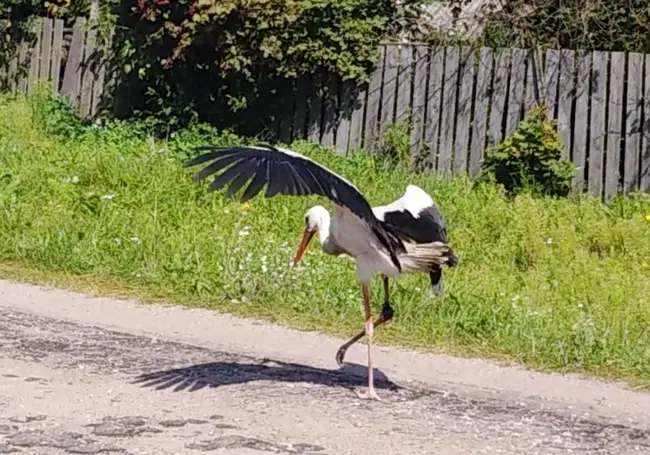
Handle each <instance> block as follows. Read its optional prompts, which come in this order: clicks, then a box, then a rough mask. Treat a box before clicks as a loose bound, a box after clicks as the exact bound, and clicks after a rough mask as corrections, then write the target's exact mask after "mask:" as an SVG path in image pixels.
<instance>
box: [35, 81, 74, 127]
mask: <svg viewBox="0 0 650 455" xmlns="http://www.w3.org/2000/svg"><path fill="white" fill-rule="evenodd" d="M29 102H30V104H31V107H32V112H33V115H34V120H35V121H36V122H38V123H39V124H40V126H41V128H42V129H43V131H44V132H45V133H47V134H49V135H51V136H53V137H56V138H57V139H60V140H71V139H75V138H77V137H79V136H80V135H82V134H83V133H84V132H85V129H86V125H85V122H84V121H83V120H82V119H81V118H80V117H79V116H78V115H77V114H76V113H75V112H74V111H73V110H72V109H71V108H70V106H69V105H68V103H67V101H66V100H65V98H63V97H62V96H60V95H59V94H57V93H54V92H53V91H52V88H51V86H50V85H49V84H41V85H39V86H38V89H37V90H36V93H35V94H34V96H32V97H30V98H29Z"/></svg>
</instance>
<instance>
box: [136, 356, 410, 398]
mask: <svg viewBox="0 0 650 455" xmlns="http://www.w3.org/2000/svg"><path fill="white" fill-rule="evenodd" d="M374 373H375V388H377V389H388V390H391V391H398V390H400V389H402V387H400V386H398V385H397V384H395V383H393V382H392V381H391V380H390V379H388V377H387V376H386V375H385V374H384V373H382V372H381V371H380V370H378V369H375V370H374ZM366 374H367V367H366V366H364V365H358V364H353V363H347V362H346V363H344V364H343V365H342V366H341V368H340V369H339V370H328V369H324V368H314V367H310V366H307V365H302V364H299V363H288V362H281V361H277V360H271V359H261V360H253V361H252V362H251V363H245V362H235V361H221V362H209V363H201V364H196V365H190V366H187V367H181V368H173V369H167V370H159V371H153V372H149V373H143V374H140V375H138V376H137V377H136V378H135V379H134V381H133V382H132V383H133V384H139V385H140V386H141V387H150V388H154V389H156V390H165V389H172V390H173V391H174V392H179V391H189V392H195V391H197V390H201V389H204V388H206V387H209V388H217V387H221V386H227V385H235V384H245V383H249V382H253V381H274V382H285V383H310V384H315V385H322V386H328V387H342V388H347V389H353V388H358V387H365V386H366V385H367V376H366Z"/></svg>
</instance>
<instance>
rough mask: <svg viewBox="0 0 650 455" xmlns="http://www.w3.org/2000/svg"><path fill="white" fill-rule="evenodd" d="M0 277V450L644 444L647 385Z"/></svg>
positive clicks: (476, 449) (386, 450)
mask: <svg viewBox="0 0 650 455" xmlns="http://www.w3.org/2000/svg"><path fill="white" fill-rule="evenodd" d="M340 342H341V340H339V339H336V338H331V337H328V336H325V335H322V334H317V333H307V332H300V331H295V330H288V329H284V328H280V327H277V326H272V325H269V324H263V323H260V322H255V321H250V320H241V319H237V318H234V317H231V316H227V315H220V314H217V313H214V312H210V311H206V310H197V309H185V308H179V307H173V306H165V305H144V304H138V303H136V302H132V301H121V300H115V299H108V298H90V297H87V296H84V295H81V294H76V293H71V292H66V291H61V290H57V289H45V288H40V287H36V286H31V285H25V284H17V283H12V282H9V281H3V280H0V410H1V412H0V454H3V453H15V454H30V455H41V454H42V455H59V454H134V455H135V454H155V455H166V454H188V455H200V454H203V453H213V454H228V455H235V454H237V455H265V454H305V455H307V454H310V455H325V454H328V455H344V454H355V455H366V454H386V455H389V454H390V455H393V454H394V455H409V454H413V455H415V454H417V455H421V454H445V455H446V454H463V455H467V454H479V453H485V454H497V453H502V454H544V455H552V454H567V453H584V454H643V453H644V454H648V453H650V423H649V420H648V418H647V417H648V415H650V395H649V394H646V393H641V392H635V391H632V390H630V389H627V388H625V387H623V386H621V385H617V384H607V383H600V382H596V381H587V380H584V379H580V378H579V377H577V376H563V375H547V374H541V373H534V372H530V371H526V370H524V369H520V368H515V367H504V366H498V365H496V364H493V363H490V362H487V361H484V360H468V359H458V358H453V357H449V356H445V355H430V354H421V353H416V352H410V351H405V350H398V349H393V348H390V349H388V348H383V347H377V348H376V349H375V355H374V360H375V362H376V365H377V369H378V370H377V373H376V377H377V385H378V393H379V394H380V395H381V396H382V398H383V401H381V402H367V401H361V400H359V399H357V398H356V396H355V395H354V394H353V393H352V391H351V388H354V387H360V386H363V385H364V384H365V371H364V367H363V364H364V362H365V346H364V345H363V343H360V344H358V345H356V346H354V347H352V348H351V349H350V351H349V353H348V359H347V360H348V361H349V362H350V363H349V364H345V365H344V366H343V368H341V369H339V368H338V367H337V365H336V363H335V361H334V353H335V352H336V348H337V347H338V345H339V344H340Z"/></svg>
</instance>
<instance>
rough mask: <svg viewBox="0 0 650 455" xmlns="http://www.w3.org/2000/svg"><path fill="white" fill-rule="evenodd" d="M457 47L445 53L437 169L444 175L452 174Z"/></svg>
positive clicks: (456, 86)
mask: <svg viewBox="0 0 650 455" xmlns="http://www.w3.org/2000/svg"><path fill="white" fill-rule="evenodd" d="M458 60H459V52H458V48H457V47H448V48H447V52H446V54H445V73H444V74H445V76H444V81H443V87H442V112H441V119H440V149H439V151H438V166H437V169H438V171H439V172H440V173H441V174H442V175H447V176H448V175H450V173H451V170H452V169H451V161H452V156H453V155H452V154H453V145H454V122H455V120H456V94H457V93H456V92H457V90H458Z"/></svg>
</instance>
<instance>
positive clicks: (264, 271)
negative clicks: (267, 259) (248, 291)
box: [262, 264, 268, 273]
mask: <svg viewBox="0 0 650 455" xmlns="http://www.w3.org/2000/svg"><path fill="white" fill-rule="evenodd" d="M267 271H268V269H267V268H266V265H264V264H262V273H266V272H267Z"/></svg>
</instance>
